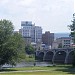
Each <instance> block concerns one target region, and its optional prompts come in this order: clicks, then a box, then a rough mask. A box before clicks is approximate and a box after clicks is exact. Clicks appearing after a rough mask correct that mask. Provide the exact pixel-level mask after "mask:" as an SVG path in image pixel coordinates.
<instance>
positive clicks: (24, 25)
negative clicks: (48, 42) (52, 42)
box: [19, 21, 42, 43]
mask: <svg viewBox="0 0 75 75" xmlns="http://www.w3.org/2000/svg"><path fill="white" fill-rule="evenodd" d="M19 32H20V33H21V34H22V36H23V37H24V38H30V39H31V42H35V43H37V42H41V40H42V28H41V27H39V26H35V24H32V22H31V21H22V22H21V29H20V30H19Z"/></svg>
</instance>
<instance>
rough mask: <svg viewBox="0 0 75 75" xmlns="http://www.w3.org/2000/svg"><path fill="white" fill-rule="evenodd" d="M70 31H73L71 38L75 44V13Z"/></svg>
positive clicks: (74, 61)
mask: <svg viewBox="0 0 75 75" xmlns="http://www.w3.org/2000/svg"><path fill="white" fill-rule="evenodd" d="M69 27H70V30H71V34H70V36H71V37H72V40H73V44H75V13H74V14H73V21H72V24H71V25H69ZM72 65H73V67H75V48H74V55H73V63H72Z"/></svg>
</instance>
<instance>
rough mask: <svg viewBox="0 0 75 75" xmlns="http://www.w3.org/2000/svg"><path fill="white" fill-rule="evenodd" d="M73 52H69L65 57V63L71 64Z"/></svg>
mask: <svg viewBox="0 0 75 75" xmlns="http://www.w3.org/2000/svg"><path fill="white" fill-rule="evenodd" d="M73 55H74V51H70V52H69V54H68V57H67V63H68V64H71V63H72V62H73Z"/></svg>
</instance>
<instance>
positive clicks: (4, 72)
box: [0, 70, 50, 73]
mask: <svg viewBox="0 0 75 75" xmlns="http://www.w3.org/2000/svg"><path fill="white" fill-rule="evenodd" d="M43 71H50V70H26V71H4V72H0V73H17V72H43Z"/></svg>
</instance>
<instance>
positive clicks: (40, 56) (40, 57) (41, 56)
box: [38, 52, 44, 61]
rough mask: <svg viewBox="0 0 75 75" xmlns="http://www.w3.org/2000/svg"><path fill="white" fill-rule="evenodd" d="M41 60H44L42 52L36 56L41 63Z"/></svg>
mask: <svg viewBox="0 0 75 75" xmlns="http://www.w3.org/2000/svg"><path fill="white" fill-rule="evenodd" d="M43 58H44V52H40V53H39V55H38V60H39V61H43Z"/></svg>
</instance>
